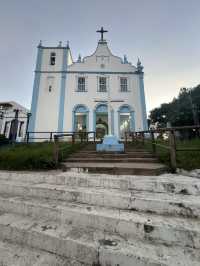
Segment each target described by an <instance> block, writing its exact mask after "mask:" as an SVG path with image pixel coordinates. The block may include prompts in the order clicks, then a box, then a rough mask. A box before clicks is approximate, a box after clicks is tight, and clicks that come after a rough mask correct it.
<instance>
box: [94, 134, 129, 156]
mask: <svg viewBox="0 0 200 266" xmlns="http://www.w3.org/2000/svg"><path fill="white" fill-rule="evenodd" d="M96 150H97V151H98V152H124V144H123V143H119V141H118V138H117V137H116V136H114V135H106V136H104V139H103V143H101V144H97V146H96Z"/></svg>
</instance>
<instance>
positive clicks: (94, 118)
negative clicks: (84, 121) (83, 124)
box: [93, 109, 96, 132]
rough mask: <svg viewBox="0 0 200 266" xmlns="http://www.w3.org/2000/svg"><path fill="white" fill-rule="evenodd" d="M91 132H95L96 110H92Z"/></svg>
mask: <svg viewBox="0 0 200 266" xmlns="http://www.w3.org/2000/svg"><path fill="white" fill-rule="evenodd" d="M93 131H95V132H96V109H94V110H93Z"/></svg>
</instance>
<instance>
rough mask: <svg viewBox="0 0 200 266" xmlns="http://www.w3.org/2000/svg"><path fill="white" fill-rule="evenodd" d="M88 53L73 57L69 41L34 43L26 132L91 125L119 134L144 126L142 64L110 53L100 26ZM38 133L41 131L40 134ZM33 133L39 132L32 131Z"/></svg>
mask: <svg viewBox="0 0 200 266" xmlns="http://www.w3.org/2000/svg"><path fill="white" fill-rule="evenodd" d="M97 32H99V33H100V34H101V38H100V40H99V41H98V44H97V48H96V50H95V52H94V53H93V54H92V55H89V56H86V57H84V58H81V56H79V57H78V60H77V61H74V60H73V57H72V53H71V50H70V47H69V43H68V44H67V45H66V46H62V43H61V42H60V43H59V45H58V46H57V47H46V46H43V45H42V43H41V42H40V44H39V46H38V54H37V62H36V69H35V79H34V86H33V95H32V105H31V114H32V115H31V119H30V123H29V132H43V131H44V132H49V131H53V132H74V131H76V132H79V131H95V132H96V134H97V136H98V135H101V136H102V135H105V134H108V132H110V133H111V134H113V135H115V136H116V137H118V138H120V139H122V138H124V132H125V131H142V130H146V129H147V116H146V105H145V92H144V80H143V77H144V73H143V66H142V65H141V62H140V61H139V59H138V62H137V66H134V65H132V64H131V63H130V62H128V60H127V57H126V56H124V58H123V59H122V58H120V57H118V56H115V55H113V54H112V52H111V51H110V49H109V47H108V43H107V41H106V40H105V39H104V34H105V33H106V32H107V31H105V30H104V29H103V27H102V28H101V30H99V31H97ZM39 135H40V134H39ZM37 137H38V133H37Z"/></svg>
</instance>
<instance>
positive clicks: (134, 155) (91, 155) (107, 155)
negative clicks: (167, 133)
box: [72, 152, 155, 159]
mask: <svg viewBox="0 0 200 266" xmlns="http://www.w3.org/2000/svg"><path fill="white" fill-rule="evenodd" d="M72 156H73V158H75V157H78V158H80V157H82V158H83V157H84V158H133V159H134V158H155V157H154V156H153V155H152V154H149V153H140V154H138V153H132V154H126V153H114V154H110V153H88V154H86V153H84V154H83V153H79V152H77V153H74V154H73V155H72Z"/></svg>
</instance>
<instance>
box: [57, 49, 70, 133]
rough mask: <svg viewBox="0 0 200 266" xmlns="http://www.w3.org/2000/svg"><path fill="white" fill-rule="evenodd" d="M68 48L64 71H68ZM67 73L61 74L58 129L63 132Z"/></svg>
mask: <svg viewBox="0 0 200 266" xmlns="http://www.w3.org/2000/svg"><path fill="white" fill-rule="evenodd" d="M67 52H68V49H67V48H65V49H64V50H63V62H62V71H63V72H65V71H67V56H68V54H67ZM66 78H67V74H66V73H63V75H62V76H61V87H60V102H59V113H58V131H60V132H62V131H64V130H63V124H64V110H65V86H66Z"/></svg>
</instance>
